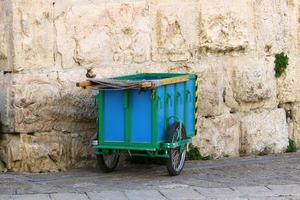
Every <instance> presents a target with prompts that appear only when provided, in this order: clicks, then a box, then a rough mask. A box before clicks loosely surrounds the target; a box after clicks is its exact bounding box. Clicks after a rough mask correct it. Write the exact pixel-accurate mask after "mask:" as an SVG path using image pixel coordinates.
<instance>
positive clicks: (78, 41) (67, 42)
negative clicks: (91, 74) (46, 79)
mask: <svg viewBox="0 0 300 200" xmlns="http://www.w3.org/2000/svg"><path fill="white" fill-rule="evenodd" d="M54 9H55V29H56V35H57V37H56V38H57V51H56V52H55V55H56V64H57V65H59V66H60V65H62V66H63V67H72V66H74V65H80V66H81V65H83V66H101V65H107V64H111V63H121V64H130V63H142V62H146V61H148V60H149V59H150V46H151V38H150V32H151V27H150V24H149V23H150V20H149V13H148V7H147V3H146V1H138V2H136V1H128V2H127V3H116V2H115V3H113V2H112V3H104V2H101V1H100V2H99V1H98V2H96V3H94V2H91V1H88V0H85V1H57V2H56V4H55V6H54Z"/></svg>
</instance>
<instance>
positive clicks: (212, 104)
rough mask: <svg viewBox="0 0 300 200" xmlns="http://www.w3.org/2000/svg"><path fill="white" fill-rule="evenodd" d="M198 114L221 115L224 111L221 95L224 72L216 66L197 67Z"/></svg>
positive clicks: (223, 89) (223, 85)
mask: <svg viewBox="0 0 300 200" xmlns="http://www.w3.org/2000/svg"><path fill="white" fill-rule="evenodd" d="M199 68H200V69H199V70H203V71H202V72H198V73H197V74H199V75H198V80H199V87H198V88H199V91H198V92H199V113H200V115H201V116H217V115H222V114H223V113H224V111H225V104H224V99H223V95H224V92H225V86H226V84H225V82H226V80H225V78H226V76H225V70H224V68H223V67H222V65H220V66H216V65H203V66H200V67H199Z"/></svg>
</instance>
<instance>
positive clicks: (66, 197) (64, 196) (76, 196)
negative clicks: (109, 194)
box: [50, 193, 88, 200]
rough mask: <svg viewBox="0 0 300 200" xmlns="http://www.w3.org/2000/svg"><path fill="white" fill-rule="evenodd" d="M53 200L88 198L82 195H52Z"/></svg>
mask: <svg viewBox="0 0 300 200" xmlns="http://www.w3.org/2000/svg"><path fill="white" fill-rule="evenodd" d="M50 197H51V199H52V200H88V196H86V195H85V194H80V193H57V194H50Z"/></svg>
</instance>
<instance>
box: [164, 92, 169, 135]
mask: <svg viewBox="0 0 300 200" xmlns="http://www.w3.org/2000/svg"><path fill="white" fill-rule="evenodd" d="M163 87H164V93H165V95H164V97H165V98H164V107H165V109H164V122H165V125H164V130H165V132H166V130H167V128H168V127H167V125H168V111H169V104H168V95H167V92H168V91H167V86H163Z"/></svg>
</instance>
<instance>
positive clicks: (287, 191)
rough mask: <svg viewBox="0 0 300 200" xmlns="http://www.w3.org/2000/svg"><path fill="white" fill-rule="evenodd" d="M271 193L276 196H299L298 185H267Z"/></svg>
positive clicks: (299, 189) (299, 187)
mask: <svg viewBox="0 0 300 200" xmlns="http://www.w3.org/2000/svg"><path fill="white" fill-rule="evenodd" d="M267 187H268V188H270V189H271V190H272V191H273V193H275V194H277V195H294V196H297V195H299V196H300V185H297V184H291V185H268V186H267Z"/></svg>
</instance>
